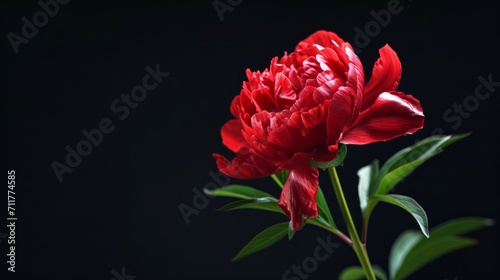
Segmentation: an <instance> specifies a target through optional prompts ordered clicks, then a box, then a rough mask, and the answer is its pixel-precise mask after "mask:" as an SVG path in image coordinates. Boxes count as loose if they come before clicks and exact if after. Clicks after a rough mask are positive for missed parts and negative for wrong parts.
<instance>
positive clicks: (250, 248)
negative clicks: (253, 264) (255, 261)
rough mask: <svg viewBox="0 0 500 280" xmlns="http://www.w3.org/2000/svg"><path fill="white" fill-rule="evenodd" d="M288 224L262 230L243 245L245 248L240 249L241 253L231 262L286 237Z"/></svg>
mask: <svg viewBox="0 0 500 280" xmlns="http://www.w3.org/2000/svg"><path fill="white" fill-rule="evenodd" d="M288 224H289V222H284V223H279V224H277V225H274V226H271V227H269V228H267V229H265V230H263V231H262V232H261V233H259V234H257V235H256V236H255V237H254V238H253V239H252V240H250V242H248V244H247V245H245V247H243V249H241V251H240V252H239V253H238V254H237V255H236V256H235V257H234V258H233V259H232V261H237V260H240V259H242V258H244V257H246V256H248V255H251V254H253V253H256V252H258V251H260V250H262V249H265V248H267V247H269V246H271V245H273V244H274V243H276V242H278V241H279V240H280V239H282V238H283V237H285V236H286V235H287V233H288V227H289V225H288Z"/></svg>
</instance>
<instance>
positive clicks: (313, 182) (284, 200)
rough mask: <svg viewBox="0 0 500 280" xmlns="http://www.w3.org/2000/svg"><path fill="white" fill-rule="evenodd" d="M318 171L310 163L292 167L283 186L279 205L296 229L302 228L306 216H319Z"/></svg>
mask: <svg viewBox="0 0 500 280" xmlns="http://www.w3.org/2000/svg"><path fill="white" fill-rule="evenodd" d="M318 173H319V172H318V169H317V168H315V167H312V166H310V165H309V164H307V165H304V166H303V167H300V168H297V169H292V170H290V174H289V175H288V179H287V180H286V182H285V185H284V186H283V190H282V192H281V196H280V200H279V206H280V207H281V209H283V211H284V212H285V214H287V216H288V217H290V219H291V220H292V227H293V229H294V230H300V229H301V228H302V226H303V225H304V218H313V217H316V216H318V206H317V204H316V192H317V191H318Z"/></svg>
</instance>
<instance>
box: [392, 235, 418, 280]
mask: <svg viewBox="0 0 500 280" xmlns="http://www.w3.org/2000/svg"><path fill="white" fill-rule="evenodd" d="M421 239H422V234H421V233H420V232H419V231H416V230H412V229H410V230H406V231H404V232H403V233H401V234H400V235H399V236H398V238H397V239H396V240H395V241H394V244H393V245H392V248H391V252H390V253H389V275H391V279H392V277H393V276H394V275H396V272H397V271H399V269H401V265H402V264H403V261H404V259H405V258H406V255H407V254H408V253H409V252H410V251H411V249H413V246H415V244H417V243H418V242H419V241H420V240H421Z"/></svg>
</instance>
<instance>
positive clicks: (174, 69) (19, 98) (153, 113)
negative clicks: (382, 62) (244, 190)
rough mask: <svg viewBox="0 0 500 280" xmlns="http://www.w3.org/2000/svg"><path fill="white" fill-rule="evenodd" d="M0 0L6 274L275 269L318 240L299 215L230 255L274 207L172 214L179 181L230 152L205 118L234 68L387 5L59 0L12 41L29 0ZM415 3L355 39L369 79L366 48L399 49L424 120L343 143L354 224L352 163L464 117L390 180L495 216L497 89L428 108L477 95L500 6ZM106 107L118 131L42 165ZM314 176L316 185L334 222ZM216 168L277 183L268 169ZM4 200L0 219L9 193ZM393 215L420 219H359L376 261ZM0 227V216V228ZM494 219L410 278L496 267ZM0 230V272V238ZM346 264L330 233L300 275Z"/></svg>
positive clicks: (216, 118)
mask: <svg viewBox="0 0 500 280" xmlns="http://www.w3.org/2000/svg"><path fill="white" fill-rule="evenodd" d="M221 1H222V0H221ZM11 2H13V3H9V4H4V6H5V7H4V8H2V12H3V15H2V19H3V20H4V22H3V24H2V34H3V36H4V37H3V38H4V39H3V41H2V42H3V43H2V48H3V50H2V54H3V55H4V59H2V61H3V63H2V64H3V68H4V71H5V72H4V74H3V75H2V78H3V82H2V84H3V85H4V90H3V91H2V93H3V102H4V104H5V105H4V108H5V113H4V114H5V115H4V116H5V117H4V139H5V140H6V143H5V144H4V145H5V146H4V156H3V158H4V161H5V164H6V169H7V170H15V172H16V189H15V190H16V216H17V217H18V221H17V223H16V271H17V272H16V273H15V275H16V276H20V279H106V280H107V279H111V278H113V277H114V276H113V273H112V271H117V272H119V273H120V272H121V270H122V268H124V269H125V271H126V274H127V275H132V276H135V279H136V280H143V279H148V280H149V279H208V278H210V279H281V277H282V274H283V273H284V272H285V271H286V270H288V269H290V268H291V266H292V265H294V264H300V263H301V262H302V261H303V260H304V259H305V258H307V257H309V256H312V254H313V251H314V248H315V247H316V246H318V242H317V241H316V238H317V237H318V236H320V237H322V238H323V239H326V238H327V237H328V233H327V232H326V231H324V230H321V229H319V228H316V227H312V226H307V227H305V228H304V229H303V230H302V231H300V232H298V233H297V234H296V235H295V237H294V239H293V240H292V241H286V240H282V241H280V242H279V243H277V244H276V245H274V246H272V247H270V248H268V249H266V250H265V251H262V252H259V253H257V254H255V255H252V256H249V257H247V258H245V259H243V260H241V261H238V262H230V259H231V258H232V257H233V256H234V255H235V254H236V253H237V252H238V250H240V249H241V248H242V247H243V246H244V245H245V244H246V242H248V241H249V240H250V239H251V238H252V237H253V236H254V235H255V234H257V233H258V232H260V231H261V230H263V229H264V228H266V227H268V226H270V225H273V224H275V223H278V222H283V221H286V219H285V217H284V216H280V215H278V214H274V213H267V212H258V211H251V210H250V211H240V212H238V211H235V212H216V211H215V209H216V208H217V207H219V206H222V205H223V204H224V203H226V202H229V201H232V200H231V199H224V198H210V199H209V200H208V201H209V202H208V205H206V207H202V209H200V210H199V213H198V214H197V215H192V216H190V222H189V224H186V222H185V220H184V218H183V216H182V215H181V213H180V211H179V208H178V207H179V205H180V204H181V203H184V204H185V205H188V206H191V207H193V206H194V205H193V198H194V197H195V192H194V191H193V189H195V190H201V189H202V188H203V187H204V186H206V185H207V184H211V183H213V182H215V181H214V179H213V178H212V177H211V176H210V175H209V173H210V172H213V173H217V168H216V165H215V162H214V160H213V159H212V157H211V153H213V152H217V153H222V154H224V155H226V156H228V157H232V154H231V152H230V151H229V150H227V149H226V148H225V147H224V146H223V145H222V143H221V138H220V127H221V126H222V125H223V124H224V122H226V121H227V120H229V118H230V117H231V115H230V113H229V105H230V102H231V100H232V98H233V96H234V95H236V94H238V93H239V89H240V88H241V83H242V81H243V80H244V79H245V69H246V68H250V69H252V70H263V69H264V68H265V67H268V65H269V61H270V59H271V58H272V57H274V56H281V55H282V54H283V53H284V52H285V51H287V52H290V51H292V50H293V48H294V46H295V44H296V43H297V42H299V41H300V40H302V39H304V38H306V37H307V36H308V35H309V34H311V33H313V32H314V31H316V30H318V29H326V30H331V31H334V32H336V33H337V34H339V35H340V36H341V37H342V38H343V39H344V40H346V41H350V42H351V43H352V42H353V38H354V36H355V31H354V27H356V26H357V27H359V28H361V29H364V28H365V26H366V24H367V23H369V22H370V21H372V20H373V16H372V15H371V14H370V11H372V10H373V11H376V12H377V11H379V10H382V9H386V6H387V2H388V1H377V2H372V3H370V4H367V3H364V2H363V3H361V2H359V3H356V1H296V2H292V1H289V2H285V1H283V2H281V3H279V2H273V3H272V4H270V3H266V2H259V3H258V2H255V1H249V0H248V1H247V0H244V1H243V2H241V3H240V4H239V5H236V6H235V7H234V9H233V10H232V11H226V12H225V13H224V14H223V20H222V21H221V19H220V18H219V16H218V14H217V12H216V10H215V8H214V6H213V2H212V1H198V2H196V3H194V2H192V3H189V4H188V3H187V2H188V1H186V2H184V1H145V0H143V1H133V2H132V1H131V2H121V1H115V2H113V3H109V2H106V3H103V2H97V1H96V2H90V1H76V0H73V1H70V2H69V3H67V4H65V5H59V11H58V13H57V14H56V15H55V16H54V17H53V18H50V19H49V21H48V23H47V24H46V25H45V26H43V27H41V28H39V30H38V33H37V34H36V35H35V36H34V37H33V38H31V39H29V42H28V43H27V44H21V45H19V52H18V53H17V54H16V53H15V52H14V49H13V47H12V45H11V44H10V42H9V40H8V37H7V34H8V33H9V32H13V33H16V34H18V35H22V31H21V28H22V26H23V22H22V21H21V18H22V17H23V16H25V17H27V18H28V19H30V21H32V16H33V14H34V13H36V12H37V11H39V10H41V8H40V6H39V5H38V4H37V2H36V1H11ZM224 2H225V1H224ZM233 2H238V1H233ZM429 3H430V2H426V3H424V1H416V0H414V1H410V0H401V4H400V5H401V7H402V9H403V10H402V11H401V12H400V13H399V14H397V15H396V14H393V15H392V17H391V21H390V23H389V24H388V25H387V26H386V27H382V28H381V29H380V32H377V33H378V34H374V36H373V38H371V41H370V42H369V44H368V45H367V46H366V47H364V48H362V51H361V52H359V53H358V55H359V56H360V58H361V60H362V61H363V63H364V66H365V72H366V73H367V75H369V74H370V73H371V67H372V65H373V62H374V61H375V60H376V58H377V57H378V49H379V48H380V47H382V46H383V45H384V44H385V43H388V44H390V45H391V46H392V48H393V49H395V50H396V52H397V53H398V55H399V57H400V60H401V62H402V65H403V76H402V80H401V84H400V89H401V90H402V91H404V92H406V93H409V94H413V95H414V96H415V97H417V98H418V99H419V100H420V101H421V103H422V106H423V108H424V113H425V115H426V123H425V127H424V128H423V129H422V130H420V131H418V132H417V133H415V134H414V135H412V136H405V137H401V138H398V139H395V140H393V141H390V142H385V143H376V144H372V145H367V146H350V147H349V151H348V157H347V159H346V161H345V164H344V166H342V167H340V168H339V169H338V170H339V175H340V177H341V180H342V183H343V185H344V188H345V191H346V196H347V197H348V200H349V202H350V205H351V210H352V211H353V213H354V219H355V220H356V221H357V222H359V221H360V219H359V218H360V217H359V214H358V213H359V211H358V206H357V204H358V199H357V194H356V187H357V176H356V171H357V170H358V169H359V168H361V167H362V166H364V165H366V164H368V163H369V162H370V161H371V160H372V159H373V158H375V157H377V158H379V159H381V160H382V161H383V160H385V159H387V158H388V157H389V156H390V155H392V154H393V153H395V152H396V151H398V150H399V149H401V148H403V147H406V146H408V145H411V144H413V143H414V142H415V141H416V140H417V139H423V138H425V137H427V136H430V135H431V134H433V133H436V132H437V133H443V134H455V133H464V132H469V131H472V132H473V133H472V135H471V136H470V137H468V138H466V139H464V140H462V141H460V142H458V143H456V144H453V145H452V146H450V147H448V148H447V149H446V151H445V152H443V153H442V154H440V155H438V156H437V157H435V158H433V159H431V160H430V161H429V162H427V163H426V164H424V165H423V166H421V167H420V168H419V169H417V170H416V171H415V172H414V173H413V174H412V175H411V176H410V177H409V178H408V179H406V180H405V181H404V182H402V183H401V184H400V185H399V186H398V187H397V188H396V192H397V193H401V194H405V195H409V196H412V197H413V198H415V199H416V200H417V201H418V202H419V203H420V204H421V205H422V206H423V207H424V209H426V211H427V214H428V216H429V223H430V225H431V227H432V226H435V225H437V224H439V223H441V222H444V221H446V220H449V219H452V218H458V217H463V216H481V217H490V218H495V219H497V218H498V181H497V178H498V152H499V148H498V138H497V137H498V128H499V126H498V122H497V120H498V119H499V118H498V117H499V114H498V108H499V106H498V105H499V104H498V103H499V102H498V100H499V99H498V96H497V95H498V93H499V92H500V88H499V87H496V88H494V90H496V91H492V92H491V94H490V96H489V97H488V98H487V99H486V100H482V101H479V102H478V104H477V105H478V106H477V109H476V108H475V109H474V110H471V112H469V114H468V115H467V118H465V117H460V119H461V123H460V125H458V124H457V125H456V126H455V127H454V125H455V124H456V123H455V121H453V122H452V121H449V120H448V121H447V120H445V119H444V118H443V114H444V113H445V112H446V111H447V110H449V109H453V105H454V104H463V102H464V100H469V102H471V103H470V104H472V105H474V104H473V103H472V102H473V101H470V100H473V99H474V98H473V97H472V96H474V92H475V88H476V87H477V86H478V85H479V84H480V82H479V80H478V78H477V77H478V76H483V77H485V78H487V77H488V75H492V79H493V80H494V81H500V72H499V71H498V63H499V52H498V50H499V49H500V44H499V40H498V38H499V34H500V32H499V24H498V20H497V17H498V10H496V9H495V8H494V6H493V5H492V4H491V3H489V2H482V1H473V2H466V3H464V4H458V3H456V2H441V3H440V4H429ZM492 3H493V2H492ZM157 64H159V65H160V69H161V71H163V72H169V73H170V75H169V76H168V77H167V78H165V79H164V81H163V82H162V83H161V84H160V85H159V86H158V87H157V88H156V89H154V90H152V91H150V92H149V93H148V95H147V97H146V99H145V100H144V101H142V102H140V103H139V105H138V107H137V108H135V109H131V110H130V114H129V115H128V116H127V117H126V118H124V119H123V120H120V119H119V118H118V116H119V114H116V113H114V112H112V111H111V108H110V105H111V104H112V102H113V101H114V100H115V99H117V98H120V95H121V94H123V93H125V94H129V93H130V91H131V89H132V88H133V87H135V86H136V85H140V84H141V83H142V78H143V77H144V76H145V75H146V74H147V72H146V70H145V67H146V66H148V65H149V66H151V67H152V68H155V66H156V65H157ZM483 90H484V89H483ZM476 100H477V99H476ZM472 105H469V106H472ZM469 108H470V107H469ZM453 115H455V116H457V114H456V113H453ZM103 118H109V119H111V120H112V122H113V125H115V130H114V131H112V132H111V133H109V134H105V135H104V137H103V140H102V142H101V143H100V145H99V146H97V147H94V148H93V150H92V152H91V153H90V155H88V156H86V157H83V159H82V162H81V163H80V164H79V165H78V166H76V167H75V168H74V170H73V172H71V173H65V174H64V175H63V181H62V182H59V180H58V179H57V177H56V175H55V173H54V171H53V169H52V167H51V164H52V163H53V162H54V161H57V162H60V163H64V161H65V156H66V151H65V147H66V146H67V145H69V146H71V147H73V148H75V147H76V145H77V143H78V142H80V141H81V140H83V139H85V138H84V136H83V134H82V133H81V131H82V130H83V129H86V130H91V129H94V128H97V127H98V125H99V121H100V120H101V119H103ZM325 175H326V174H323V173H322V174H321V178H320V180H321V181H320V182H325V183H323V185H324V187H323V189H324V190H325V193H326V196H327V199H328V200H329V201H330V205H331V208H332V211H333V212H334V217H335V218H336V219H337V224H339V225H342V220H341V216H340V215H339V212H338V209H337V207H336V206H335V202H334V199H335V198H334V196H333V191H332V190H331V189H330V188H329V187H328V186H329V185H328V181H327V180H328V178H327V177H325ZM221 178H222V177H221ZM222 179H224V180H225V181H230V183H244V184H247V185H252V186H255V187H258V188H261V189H263V190H267V191H268V192H271V193H273V194H276V195H279V189H278V188H277V187H276V186H275V185H274V183H273V182H272V180H271V179H269V178H263V179H255V180H247V181H244V180H235V179H227V178H222ZM4 186H5V187H4V188H3V191H2V193H3V195H2V196H3V198H2V199H1V201H3V202H2V205H4V204H3V203H4V202H5V201H6V197H5V196H6V195H7V194H6V193H7V186H6V185H4ZM1 209H4V210H2V216H7V213H6V212H7V211H6V207H4V206H3V207H2V208H1ZM2 223H5V224H6V221H5V220H4V222H2ZM341 227H342V228H344V227H343V226H341ZM408 228H412V229H418V226H417V224H416V223H415V221H414V220H413V219H412V218H411V216H409V215H408V214H407V213H406V212H404V211H403V210H401V209H399V208H396V207H394V206H390V205H383V204H381V205H380V206H379V207H378V208H377V209H376V210H375V212H374V214H373V217H372V220H371V224H370V235H369V240H368V249H369V252H370V256H371V259H372V262H373V263H375V264H379V265H380V266H382V267H383V268H384V269H386V270H387V257H388V253H389V249H390V246H391V244H392V242H393V240H394V239H395V238H396V237H397V235H399V234H400V233H401V232H402V231H403V230H405V229H408ZM6 231H7V229H6V228H5V227H4V226H2V227H1V230H0V232H2V233H5V232H6ZM498 232H499V231H498V226H494V227H491V228H487V229H482V230H480V231H476V232H473V233H471V234H469V236H472V237H474V238H475V239H477V240H478V244H477V245H476V246H473V247H470V248H466V249H463V250H460V251H457V252H454V253H452V254H450V255H447V256H445V257H442V258H440V259H438V260H436V261H435V262H433V263H432V264H430V265H428V266H426V267H425V268H423V269H422V270H420V271H418V272H417V273H416V274H415V275H414V276H412V277H411V278H410V279H494V275H495V273H496V271H497V269H498V264H497V263H496V261H497V260H498V258H499V254H498V251H499V250H500V247H499V242H498ZM1 240H2V243H1V244H0V251H1V254H2V257H1V258H0V260H2V261H1V263H2V264H1V270H2V273H3V272H4V271H5V272H6V271H7V267H8V266H7V264H6V262H5V259H6V254H7V242H6V239H1ZM333 240H335V241H337V242H339V243H340V242H341V241H340V240H339V239H336V238H335V237H333ZM355 264H358V262H357V259H356V256H355V254H354V252H353V251H352V250H351V249H350V248H349V247H348V246H347V245H345V244H343V243H342V244H341V245H340V247H339V248H337V249H336V250H335V252H334V253H333V254H331V256H330V257H329V258H328V260H327V261H325V262H320V263H319V266H318V269H317V270H316V271H315V272H313V273H311V275H310V277H309V278H308V279H336V277H337V275H338V273H339V272H340V271H341V270H342V269H343V268H344V267H346V266H349V265H355ZM6 275H7V273H6ZM12 277H13V274H12V273H9V274H8V278H7V279H11V278H12ZM35 277H36V278H35ZM3 279H4V278H3ZM12 279H14V278H12Z"/></svg>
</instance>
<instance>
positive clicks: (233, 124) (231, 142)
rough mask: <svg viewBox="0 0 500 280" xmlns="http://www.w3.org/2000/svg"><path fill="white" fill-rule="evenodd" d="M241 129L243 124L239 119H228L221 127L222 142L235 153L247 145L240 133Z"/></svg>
mask: <svg viewBox="0 0 500 280" xmlns="http://www.w3.org/2000/svg"><path fill="white" fill-rule="evenodd" d="M242 129H243V126H242V125H241V121H240V120H230V121H228V122H227V123H225V124H224V125H223V126H222V129H221V136H222V143H223V144H224V145H226V147H228V148H229V149H230V150H231V151H233V152H235V153H236V152H238V151H239V150H240V149H241V148H243V147H246V146H247V142H246V141H245V139H244V138H243V134H242V133H241V130H242Z"/></svg>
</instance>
